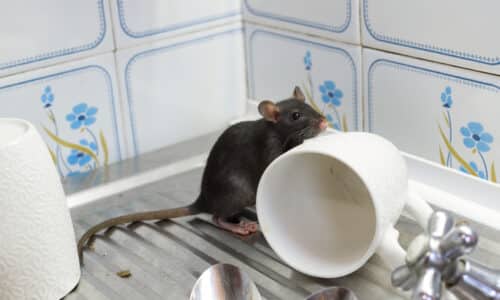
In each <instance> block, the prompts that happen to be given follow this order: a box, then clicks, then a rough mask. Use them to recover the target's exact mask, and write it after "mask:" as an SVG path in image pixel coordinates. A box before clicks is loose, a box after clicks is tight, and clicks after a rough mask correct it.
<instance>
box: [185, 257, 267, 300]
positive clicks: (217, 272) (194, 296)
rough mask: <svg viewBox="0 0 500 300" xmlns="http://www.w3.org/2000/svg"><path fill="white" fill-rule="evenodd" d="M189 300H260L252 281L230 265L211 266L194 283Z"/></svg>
mask: <svg viewBox="0 0 500 300" xmlns="http://www.w3.org/2000/svg"><path fill="white" fill-rule="evenodd" d="M189 299H190V300H261V299H262V298H261V297H260V294H259V291H258V290H257V287H256V286H255V284H254V283H253V281H252V279H250V277H249V276H248V275H247V274H245V273H244V272H242V271H241V270H240V269H239V268H238V267H236V266H233V265H230V264H217V265H213V266H211V267H210V268H208V269H207V270H205V272H203V274H201V276H200V278H198V280H197V281H196V283H195V285H194V287H193V289H192V291H191V296H190V297H189Z"/></svg>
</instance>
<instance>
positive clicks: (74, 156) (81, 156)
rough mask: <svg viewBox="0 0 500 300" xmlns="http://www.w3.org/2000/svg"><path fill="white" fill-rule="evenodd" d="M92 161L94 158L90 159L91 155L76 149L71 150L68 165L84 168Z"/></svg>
mask: <svg viewBox="0 0 500 300" xmlns="http://www.w3.org/2000/svg"><path fill="white" fill-rule="evenodd" d="M91 160H92V158H91V157H90V155H88V154H85V153H83V152H81V151H78V150H76V149H71V153H70V155H68V163H69V164H70V165H76V164H79V165H80V166H81V167H82V166H85V165H86V164H88V163H89V162H90V161H91Z"/></svg>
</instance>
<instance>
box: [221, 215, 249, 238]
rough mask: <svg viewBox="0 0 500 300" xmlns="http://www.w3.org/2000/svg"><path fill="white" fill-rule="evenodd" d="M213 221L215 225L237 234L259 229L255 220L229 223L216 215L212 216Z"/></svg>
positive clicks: (247, 233) (246, 233) (245, 233)
mask: <svg viewBox="0 0 500 300" xmlns="http://www.w3.org/2000/svg"><path fill="white" fill-rule="evenodd" d="M213 221H214V223H215V225H216V226H217V227H219V228H221V229H224V230H227V231H230V232H232V233H236V234H238V235H249V234H252V233H254V232H256V231H257V230H258V229H259V226H258V224H257V223H256V222H248V221H240V222H239V223H231V222H228V221H226V220H224V219H223V218H221V217H217V216H214V217H213Z"/></svg>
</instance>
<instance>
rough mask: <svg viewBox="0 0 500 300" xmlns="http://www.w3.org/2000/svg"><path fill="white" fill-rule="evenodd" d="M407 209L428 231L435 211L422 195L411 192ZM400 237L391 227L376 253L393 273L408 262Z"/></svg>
mask: <svg viewBox="0 0 500 300" xmlns="http://www.w3.org/2000/svg"><path fill="white" fill-rule="evenodd" d="M405 209H406V211H407V212H408V213H409V214H410V215H411V216H412V217H413V218H415V220H416V221H417V223H418V225H420V227H422V229H424V230H425V229H427V224H428V222H429V218H430V216H431V215H432V213H433V209H432V208H431V206H430V205H429V204H428V203H427V202H426V201H425V200H424V199H422V197H420V195H418V194H417V193H416V192H414V191H412V190H410V191H409V194H408V200H407V201H406V206H405ZM398 237H399V231H397V230H396V229H395V228H394V227H389V228H388V229H387V231H386V232H385V234H384V237H383V238H382V242H381V243H380V245H379V247H378V249H377V250H376V253H377V254H378V255H379V256H380V258H382V260H383V261H384V263H385V264H386V266H387V267H389V268H390V269H391V271H392V270H394V269H396V268H397V267H399V266H401V265H403V264H404V263H405V260H406V251H405V250H404V249H403V247H401V245H400V244H399V242H398Z"/></svg>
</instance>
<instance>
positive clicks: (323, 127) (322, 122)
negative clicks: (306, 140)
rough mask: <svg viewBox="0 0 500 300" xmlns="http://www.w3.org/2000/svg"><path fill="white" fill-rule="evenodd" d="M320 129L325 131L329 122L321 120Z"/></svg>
mask: <svg viewBox="0 0 500 300" xmlns="http://www.w3.org/2000/svg"><path fill="white" fill-rule="evenodd" d="M318 127H319V129H321V130H325V129H326V128H327V127H328V122H327V121H326V119H325V118H321V119H320V120H319V122H318Z"/></svg>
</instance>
